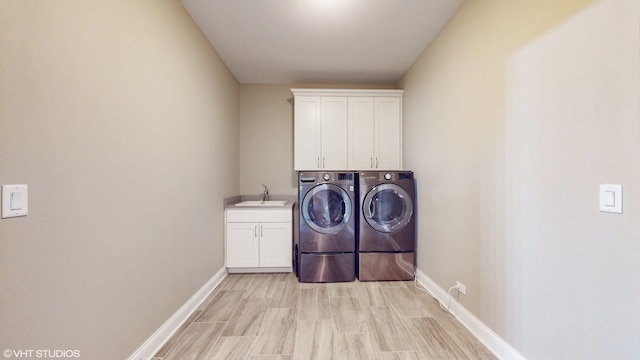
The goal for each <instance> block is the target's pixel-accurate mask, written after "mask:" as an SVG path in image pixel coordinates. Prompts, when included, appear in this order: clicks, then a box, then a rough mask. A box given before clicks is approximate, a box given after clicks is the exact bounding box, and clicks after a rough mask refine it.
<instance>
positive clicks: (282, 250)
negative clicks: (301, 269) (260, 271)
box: [259, 222, 292, 267]
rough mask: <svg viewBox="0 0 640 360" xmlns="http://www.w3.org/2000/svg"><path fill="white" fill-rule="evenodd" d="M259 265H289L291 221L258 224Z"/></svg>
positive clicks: (290, 261) (290, 259)
mask: <svg viewBox="0 0 640 360" xmlns="http://www.w3.org/2000/svg"><path fill="white" fill-rule="evenodd" d="M259 230H260V266H262V267H282V266H291V263H292V258H291V256H292V244H291V223H290V222H288V223H261V224H260V229H259Z"/></svg>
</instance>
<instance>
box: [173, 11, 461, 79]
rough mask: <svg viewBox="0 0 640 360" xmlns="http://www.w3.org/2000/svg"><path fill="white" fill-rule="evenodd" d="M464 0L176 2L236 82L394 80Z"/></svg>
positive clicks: (406, 68) (407, 67) (412, 61)
mask: <svg viewBox="0 0 640 360" xmlns="http://www.w3.org/2000/svg"><path fill="white" fill-rule="evenodd" d="M464 1H465V0H182V4H183V6H184V8H185V9H186V10H187V12H188V13H189V14H190V15H191V17H192V18H193V19H194V21H195V22H196V23H197V24H198V26H199V27H200V29H201V30H202V32H203V33H204V34H205V36H206V37H207V39H209V42H210V43H211V44H212V45H213V47H214V48H215V49H216V51H217V53H218V54H219V55H220V57H221V58H222V60H223V61H224V62H225V64H227V66H228V67H229V69H230V70H231V72H232V73H233V74H234V75H235V77H236V78H237V79H238V81H239V82H240V83H243V84H278V83H287V84H296V83H297V84H300V83H318V84H322V83H327V84H328V83H341V84H370V85H374V84H378V85H385V84H395V83H396V82H397V81H398V80H399V79H400V78H401V76H402V75H403V74H404V73H405V72H406V71H407V70H408V69H409V67H410V66H411V65H412V64H413V63H414V61H415V60H416V59H417V57H418V56H419V55H420V54H421V53H422V52H423V51H424V49H425V48H426V47H427V46H428V45H429V43H430V42H431V41H432V40H433V39H434V38H435V37H436V35H437V34H438V33H439V32H440V30H441V29H442V28H443V27H444V25H445V24H446V23H447V22H448V21H449V19H451V17H453V15H454V14H455V12H456V11H457V10H458V8H459V7H460V6H461V5H462V4H463V3H464Z"/></svg>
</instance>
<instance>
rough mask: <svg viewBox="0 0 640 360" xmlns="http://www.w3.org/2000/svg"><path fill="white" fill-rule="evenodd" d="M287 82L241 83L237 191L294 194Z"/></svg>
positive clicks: (291, 116) (291, 132)
mask: <svg viewBox="0 0 640 360" xmlns="http://www.w3.org/2000/svg"><path fill="white" fill-rule="evenodd" d="M292 87H293V86H290V85H251V84H246V85H245V84H243V85H241V86H240V134H241V136H240V179H239V183H240V193H241V194H243V195H258V194H261V193H262V190H263V188H262V185H261V184H265V185H266V186H267V187H268V188H269V193H270V194H274V195H296V194H297V191H298V184H297V181H298V180H297V178H296V175H295V172H294V171H293V94H291V88H292Z"/></svg>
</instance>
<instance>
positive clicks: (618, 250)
mask: <svg viewBox="0 0 640 360" xmlns="http://www.w3.org/2000/svg"><path fill="white" fill-rule="evenodd" d="M639 28H640V3H638V2H637V1H633V0H600V1H563V2H558V1H551V0H548V1H526V2H513V1H507V0H487V1H469V2H467V3H466V5H465V6H463V8H462V9H461V10H460V12H459V13H458V14H457V15H456V17H455V18H454V19H453V20H452V21H451V22H450V23H449V24H448V26H447V27H446V28H445V29H444V31H443V32H442V33H441V34H440V36H439V37H438V39H437V40H436V41H435V42H434V43H433V44H432V45H431V46H430V47H429V48H428V49H427V50H426V51H425V52H424V54H423V55H422V56H421V57H420V58H419V59H418V61H417V62H416V64H414V66H413V67H412V68H411V70H410V71H409V72H408V73H407V74H406V75H405V77H404V79H403V81H402V82H401V85H402V87H404V88H405V102H404V115H405V118H404V123H405V132H404V136H405V137H404V141H405V142H404V145H405V149H404V154H405V165H406V166H407V167H408V168H412V169H414V170H415V171H416V177H417V179H418V189H419V190H418V192H419V204H420V209H419V232H418V233H419V235H418V237H419V255H418V267H419V268H420V269H421V270H422V271H423V272H425V273H426V274H427V275H428V276H429V277H430V278H432V279H433V280H435V281H436V282H437V283H438V284H439V285H440V286H441V287H443V288H449V287H450V286H452V285H453V284H454V283H455V281H456V280H460V281H462V282H463V283H465V284H466V285H467V295H466V296H462V297H461V302H462V304H463V305H464V306H465V307H466V308H467V309H469V310H471V311H472V312H473V314H474V315H475V316H476V317H478V318H479V319H480V320H481V321H483V322H484V323H485V324H487V325H488V326H489V327H491V328H492V329H493V330H494V331H496V332H497V333H498V335H500V336H501V337H502V338H504V339H505V340H506V341H507V342H509V343H510V344H511V345H512V346H513V347H514V348H515V349H516V350H517V351H519V352H520V353H521V354H522V355H524V356H525V357H526V358H527V359H531V360H534V359H637V358H639V357H640V326H639V325H638V324H640V315H639V314H640V313H639V312H638V311H637V309H636V306H637V299H638V298H640V280H639V278H638V276H637V275H638V274H639V273H640V261H638V254H639V253H640V242H639V241H638V234H639V233H640V214H639V211H640V207H639V205H638V204H639V202H638V196H639V195H640V190H639V186H638V184H640V167H639V166H638V164H639V163H640V105H639V98H640V97H639V95H640V57H639V47H640V43H639V33H640V32H639ZM609 183H614V184H622V185H623V186H624V214H622V215H612V214H606V213H601V212H599V211H598V186H599V184H609Z"/></svg>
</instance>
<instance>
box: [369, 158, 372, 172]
mask: <svg viewBox="0 0 640 360" xmlns="http://www.w3.org/2000/svg"><path fill="white" fill-rule="evenodd" d="M369 164H370V165H369V168H370V169H373V158H372V157H370V158H369Z"/></svg>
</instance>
